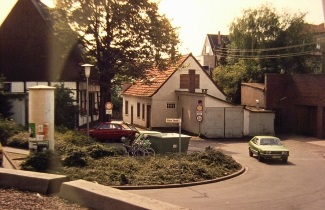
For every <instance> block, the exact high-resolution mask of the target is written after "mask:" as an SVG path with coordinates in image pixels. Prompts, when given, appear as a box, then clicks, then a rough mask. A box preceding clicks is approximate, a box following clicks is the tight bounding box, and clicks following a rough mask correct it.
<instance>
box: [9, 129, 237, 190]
mask: <svg viewBox="0 0 325 210" xmlns="http://www.w3.org/2000/svg"><path fill="white" fill-rule="evenodd" d="M28 137H29V134H28V132H27V131H21V132H19V133H17V134H14V135H12V136H11V137H9V138H8V140H7V142H6V145H7V146H12V147H19V148H26V149H27V148H28ZM21 168H22V170H30V171H38V172H46V173H55V174H64V175H67V176H68V177H69V178H70V179H71V180H76V179H84V180H87V181H92V182H97V183H99V184H103V185H107V186H139V185H165V184H178V183H189V182H197V181H204V180H211V179H215V178H218V177H223V176H226V175H229V174H232V173H234V172H236V171H238V170H240V169H241V165H240V164H238V163H237V162H236V161H235V160H234V159H233V158H232V157H230V156H228V155H225V154H224V153H222V152H221V151H220V150H216V149H213V148H211V147H208V148H206V150H205V151H202V152H192V153H188V154H182V155H181V156H179V155H178V154H169V155H156V156H150V157H148V156H146V157H130V156H127V155H126V152H125V149H124V147H123V146H122V145H121V144H116V146H114V147H109V146H107V145H103V144H99V143H97V142H95V141H93V140H92V139H90V140H88V138H87V136H85V135H84V134H83V133H80V132H78V131H71V130H67V129H62V128H61V129H60V132H58V131H56V133H55V152H50V151H47V152H37V153H32V154H31V155H30V156H29V157H28V158H27V159H26V160H25V161H24V162H23V163H22V165H21Z"/></svg>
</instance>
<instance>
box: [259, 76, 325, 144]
mask: <svg viewBox="0 0 325 210" xmlns="http://www.w3.org/2000/svg"><path fill="white" fill-rule="evenodd" d="M265 86H266V98H267V102H266V104H267V108H268V109H272V110H280V111H278V113H279V114H277V116H276V121H277V122H278V121H281V124H280V126H281V129H282V131H284V132H286V133H296V134H304V135H310V136H315V137H317V138H325V135H324V133H325V131H324V130H325V126H324V125H325V120H324V113H323V111H322V110H324V108H325V93H324V91H323V90H324V89H325V74H295V75H286V74H267V75H266V77H265ZM306 122H309V123H307V124H304V123H306Z"/></svg>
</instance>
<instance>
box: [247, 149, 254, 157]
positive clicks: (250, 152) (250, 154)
mask: <svg viewBox="0 0 325 210" xmlns="http://www.w3.org/2000/svg"><path fill="white" fill-rule="evenodd" d="M248 153H249V156H251V157H253V152H252V150H251V148H248Z"/></svg>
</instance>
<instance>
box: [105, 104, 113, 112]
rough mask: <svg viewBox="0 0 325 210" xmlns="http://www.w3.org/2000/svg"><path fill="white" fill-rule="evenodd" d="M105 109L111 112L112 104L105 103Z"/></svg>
mask: <svg viewBox="0 0 325 210" xmlns="http://www.w3.org/2000/svg"><path fill="white" fill-rule="evenodd" d="M105 109H107V110H112V109H113V104H112V102H107V103H106V104H105Z"/></svg>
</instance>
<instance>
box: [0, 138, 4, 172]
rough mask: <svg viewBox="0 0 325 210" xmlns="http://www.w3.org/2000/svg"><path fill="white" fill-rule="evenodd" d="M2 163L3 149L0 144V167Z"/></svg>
mask: <svg viewBox="0 0 325 210" xmlns="http://www.w3.org/2000/svg"><path fill="white" fill-rule="evenodd" d="M2 162H3V149H2V146H1V143H0V166H2Z"/></svg>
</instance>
